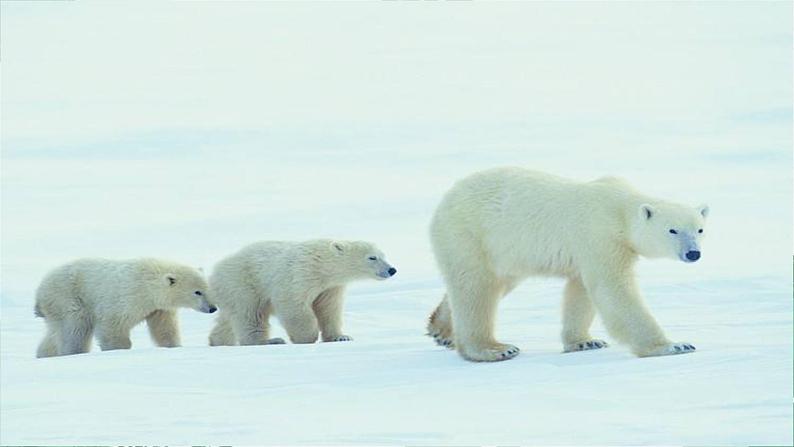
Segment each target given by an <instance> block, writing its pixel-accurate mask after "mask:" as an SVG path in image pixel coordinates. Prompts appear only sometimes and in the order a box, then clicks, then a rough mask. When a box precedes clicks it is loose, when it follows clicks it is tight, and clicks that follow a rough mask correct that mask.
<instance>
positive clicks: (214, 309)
mask: <svg viewBox="0 0 794 447" xmlns="http://www.w3.org/2000/svg"><path fill="white" fill-rule="evenodd" d="M216 310H218V308H217V307H215V306H210V313H215V311H216Z"/></svg>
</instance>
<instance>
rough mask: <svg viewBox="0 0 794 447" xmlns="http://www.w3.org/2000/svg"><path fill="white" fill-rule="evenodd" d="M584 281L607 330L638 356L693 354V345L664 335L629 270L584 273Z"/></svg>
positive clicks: (604, 270)
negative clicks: (673, 340)
mask: <svg viewBox="0 0 794 447" xmlns="http://www.w3.org/2000/svg"><path fill="white" fill-rule="evenodd" d="M583 279H584V281H585V287H586V288H587V293H588V295H589V296H590V297H591V298H592V300H593V303H594V304H595V306H596V309H598V312H599V313H600V314H601V319H602V320H603V322H604V326H606V328H607V331H609V333H610V334H611V335H612V336H613V337H615V339H617V340H618V341H620V342H622V343H626V344H628V345H629V347H630V348H631V351H632V352H633V353H634V354H636V355H637V356H639V357H649V356H656V355H670V354H684V353H687V352H693V351H694V346H692V345H690V344H689V343H673V342H671V341H670V340H669V339H668V338H667V337H666V336H665V334H664V331H662V328H661V327H660V326H659V324H658V323H657V322H656V320H655V319H654V318H653V316H652V315H651V314H650V312H649V311H648V309H647V307H646V306H645V303H644V302H643V300H642V296H641V295H640V292H639V288H638V287H637V284H636V281H635V279H634V274H633V272H632V271H631V270H630V269H628V270H626V271H618V270H611V269H610V270H607V269H605V268H604V267H601V268H600V269H599V270H597V271H593V272H587V273H585V274H583ZM690 346H692V347H691V349H690V348H689V347H690ZM676 347H678V349H676ZM683 347H686V349H684V348H683Z"/></svg>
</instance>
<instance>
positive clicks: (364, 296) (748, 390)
mask: <svg viewBox="0 0 794 447" xmlns="http://www.w3.org/2000/svg"><path fill="white" fill-rule="evenodd" d="M395 281H397V278H395ZM560 289H561V284H557V283H556V282H552V283H547V282H534V281H533V282H532V283H531V284H527V285H526V286H525V287H522V288H521V289H519V290H517V291H516V292H515V293H514V294H513V295H512V296H511V297H510V299H508V300H507V301H506V302H505V303H504V306H503V308H502V312H501V316H500V317H501V318H500V325H499V328H500V329H499V334H500V337H501V338H502V339H504V340H506V341H509V342H511V343H516V344H517V345H519V346H520V347H521V349H522V353H521V355H520V356H519V357H517V358H516V359H514V360H513V361H509V362H503V363H498V364H472V363H467V362H465V361H463V360H461V359H460V358H459V357H458V356H457V355H455V354H454V353H452V352H451V351H447V350H445V349H443V348H440V347H435V346H434V345H433V344H432V341H431V340H430V339H429V338H427V337H422V336H421V334H422V330H423V327H422V326H423V320H424V318H426V316H427V313H428V310H429V309H431V308H432V306H433V305H434V304H435V302H436V300H437V299H438V296H439V294H440V290H438V289H436V288H435V287H417V288H412V287H408V288H406V289H405V290H399V289H396V288H392V289H391V290H390V291H388V292H386V291H378V290H376V288H374V287H373V288H371V289H368V290H360V291H358V292H356V293H354V295H353V296H352V297H351V299H350V300H349V304H350V305H349V307H348V309H349V311H348V313H347V328H348V330H347V332H348V333H349V334H351V335H353V336H354V337H355V341H353V342H350V343H328V344H315V345H309V346H305V345H284V346H268V347H229V348H209V347H207V346H205V345H204V343H205V339H206V335H207V331H208V328H209V324H210V318H209V317H208V316H206V315H201V314H198V313H195V314H193V313H189V312H184V313H183V315H182V317H183V321H184V323H185V324H184V330H185V335H186V336H185V345H186V347H185V348H182V349H157V348H153V347H151V344H150V343H149V342H148V340H147V336H146V333H145V331H142V330H141V331H137V332H136V337H135V340H134V343H135V344H136V349H134V350H131V351H127V352H108V353H91V354H86V355H79V356H74V357H67V358H56V359H53V360H46V361H38V360H36V359H33V358H32V353H33V351H34V348H35V343H36V341H37V340H36V338H37V337H38V336H39V335H40V334H39V332H40V331H39V329H40V328H38V327H33V328H31V327H30V316H29V315H30V310H29V309H28V308H25V309H19V312H18V311H17V309H15V310H14V311H8V312H6V313H5V314H4V315H3V318H4V325H3V332H2V336H3V342H4V346H9V345H10V346H14V347H16V348H17V349H16V350H15V351H14V352H10V353H7V352H5V351H4V353H3V358H2V360H3V417H2V434H3V439H2V442H3V444H29V443H34V444H36V443H42V444H55V443H58V444H70V443H81V444H130V445H132V444H138V445H140V444H166V445H175V444H190V443H193V444H196V443H200V444H201V443H207V444H243V445H246V444H247V445H254V444H260V445H261V444H369V445H373V444H398V445H403V444H408V445H439V444H452V445H462V444H466V445H471V444H498V445H515V444H525V443H532V444H536V445H537V444H541V445H542V444H568V445H570V444H602V445H603V444H616V445H617V444H621V445H624V444H632V445H637V444H656V445H658V444H665V445H678V444H681V445H729V444H731V445H748V444H766V445H770V444H774V445H789V444H791V442H792V435H791V433H792V426H791V419H792V407H791V377H792V369H791V349H792V346H791V324H792V321H791V302H790V297H791V294H790V292H787V291H785V290H783V289H782V288H781V286H780V283H779V282H776V281H773V280H745V281H719V282H708V281H702V282H694V283H688V284H685V285H676V284H669V285H665V286H660V287H651V288H649V289H648V295H649V301H650V303H651V306H652V307H653V308H654V310H655V311H656V315H657V317H658V318H659V320H660V321H661V322H662V324H663V325H664V326H665V328H666V329H667V330H668V332H669V333H670V334H671V335H672V336H673V337H675V339H677V340H685V341H690V342H692V343H695V344H696V345H697V347H698V351H697V353H696V354H693V355H685V356H673V357H664V358H648V359H637V358H634V357H633V356H631V355H630V354H629V353H628V352H627V351H626V350H624V349H622V348H620V347H610V348H608V349H606V350H602V351H593V352H584V353H575V354H561V353H560V349H561V345H560V343H559V341H558V339H557V337H556V335H557V332H558V331H559V324H558V319H559V316H558V312H557V307H558V306H557V304H558V301H559V299H558V295H559V293H560ZM596 333H597V334H598V335H602V336H603V335H605V334H604V332H603V331H602V330H600V329H598V330H596Z"/></svg>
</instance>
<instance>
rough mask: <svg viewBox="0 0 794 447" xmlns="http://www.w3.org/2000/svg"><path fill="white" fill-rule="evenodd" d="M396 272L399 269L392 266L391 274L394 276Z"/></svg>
mask: <svg viewBox="0 0 794 447" xmlns="http://www.w3.org/2000/svg"><path fill="white" fill-rule="evenodd" d="M395 273H397V269H396V268H394V267H392V268H390V269H389V276H394V274H395Z"/></svg>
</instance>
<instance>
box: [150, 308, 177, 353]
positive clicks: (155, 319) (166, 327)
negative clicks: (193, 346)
mask: <svg viewBox="0 0 794 447" xmlns="http://www.w3.org/2000/svg"><path fill="white" fill-rule="evenodd" d="M146 325H147V326H148V327H149V335H150V336H151V337H152V341H154V343H155V344H156V345H157V346H160V347H163V348H175V347H178V346H181V344H182V343H181V341H180V336H179V320H178V319H177V313H176V310H156V311H154V312H152V313H150V314H149V316H147V317H146Z"/></svg>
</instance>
